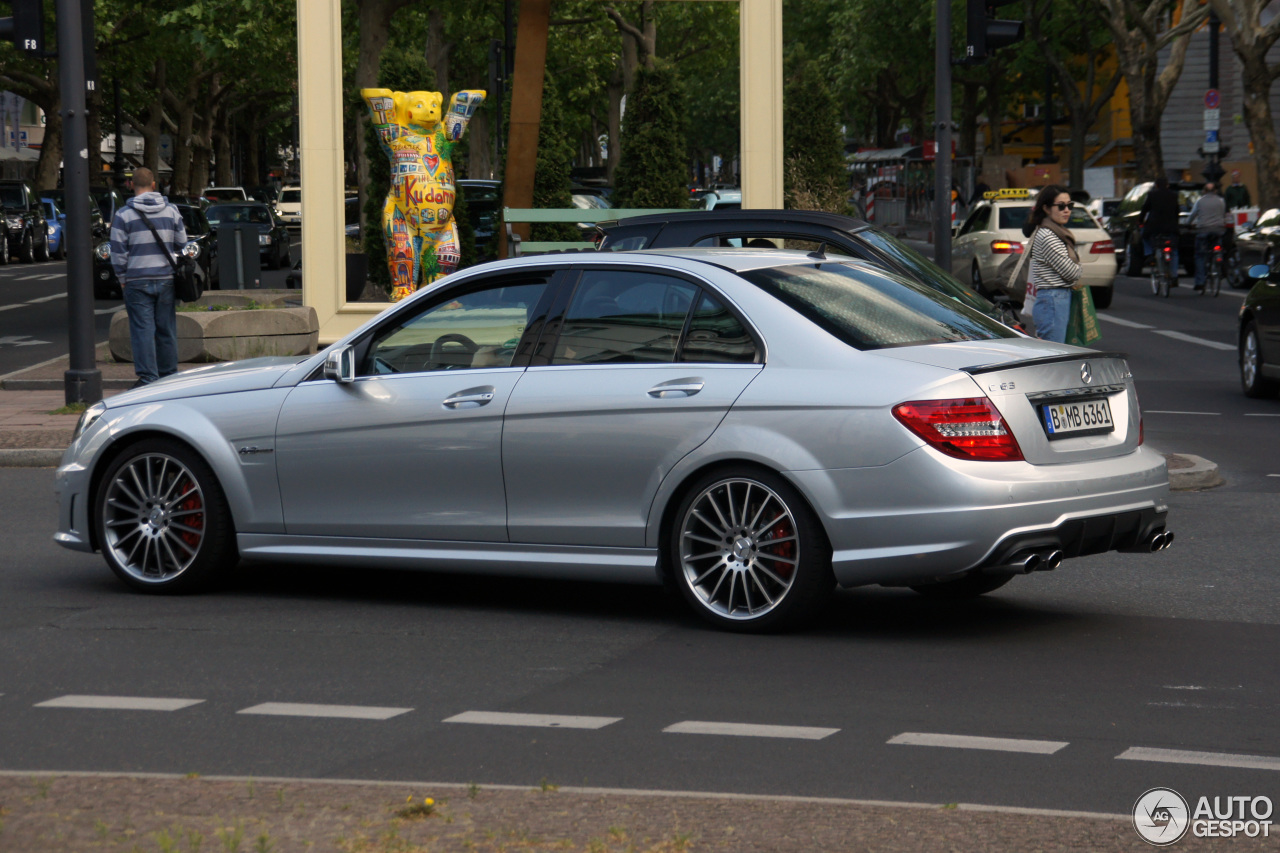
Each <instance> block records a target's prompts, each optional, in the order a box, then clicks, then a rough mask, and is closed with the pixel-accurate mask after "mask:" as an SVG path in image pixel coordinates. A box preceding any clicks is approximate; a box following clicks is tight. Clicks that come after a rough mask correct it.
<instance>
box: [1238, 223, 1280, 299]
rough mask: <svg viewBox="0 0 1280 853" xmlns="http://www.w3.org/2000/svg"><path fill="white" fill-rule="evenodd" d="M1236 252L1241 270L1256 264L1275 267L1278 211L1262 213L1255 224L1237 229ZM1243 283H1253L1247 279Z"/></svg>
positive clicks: (1279, 235) (1278, 254) (1279, 241)
mask: <svg viewBox="0 0 1280 853" xmlns="http://www.w3.org/2000/svg"><path fill="white" fill-rule="evenodd" d="M1236 252H1237V253H1238V255H1239V258H1240V267H1241V268H1242V269H1246V270H1247V269H1249V268H1250V267H1253V266H1255V265H1257V264H1266V265H1267V266H1269V267H1270V266H1275V264H1276V261H1278V260H1280V209H1277V208H1272V209H1270V210H1266V211H1263V213H1262V214H1261V215H1260V216H1259V217H1258V219H1257V221H1256V222H1251V223H1249V224H1247V225H1244V226H1241V227H1240V228H1239V229H1237V232H1236ZM1245 281H1246V282H1248V283H1249V284H1252V283H1253V280H1252V279H1249V278H1246V279H1245Z"/></svg>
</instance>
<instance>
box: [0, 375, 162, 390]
mask: <svg viewBox="0 0 1280 853" xmlns="http://www.w3.org/2000/svg"><path fill="white" fill-rule="evenodd" d="M136 381H137V379H106V378H104V379H103V380H102V387H103V389H104V390H108V389H109V390H112V391H127V390H128V389H130V388H132V387H133V383H135V382H136ZM66 387H67V383H66V380H65V379H0V389H3V390H5V391H61V390H63V389H65V388H66Z"/></svg>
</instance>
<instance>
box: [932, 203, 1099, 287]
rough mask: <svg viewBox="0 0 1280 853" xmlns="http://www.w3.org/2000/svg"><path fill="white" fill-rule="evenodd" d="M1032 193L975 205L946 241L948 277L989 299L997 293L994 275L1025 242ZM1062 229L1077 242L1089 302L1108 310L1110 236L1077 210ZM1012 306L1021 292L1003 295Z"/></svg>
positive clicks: (1086, 213) (1092, 217)
mask: <svg viewBox="0 0 1280 853" xmlns="http://www.w3.org/2000/svg"><path fill="white" fill-rule="evenodd" d="M1034 197H1035V190H1026V189H1005V190H993V191H991V192H988V193H985V194H984V195H983V199H982V201H980V202H978V203H977V204H976V205H974V207H973V209H972V210H971V211H969V215H968V216H966V217H965V218H964V220H963V222H961V223H960V225H959V227H958V228H957V229H956V231H955V235H954V237H953V238H952V240H951V272H952V274H953V275H955V277H956V278H958V279H960V280H961V281H969V282H971V283H972V286H973V289H974V290H976V291H978V292H979V293H981V294H983V295H985V296H990V295H993V294H995V293H998V292H1002V291H1001V289H1000V288H999V287H998V286H997V283H996V270H998V269H999V268H1000V265H1001V264H1002V263H1004V262H1005V261H1006V260H1007V259H1008V258H1009V257H1010V256H1011V255H1017V254H1021V253H1022V251H1023V249H1024V247H1025V245H1026V243H1027V238H1026V237H1025V236H1023V233H1022V226H1023V225H1025V224H1026V222H1027V219H1028V218H1029V217H1030V216H1031V208H1032V206H1033V204H1034V201H1033V199H1034ZM1067 227H1068V228H1070V229H1071V233H1072V234H1074V235H1075V238H1076V248H1077V250H1078V251H1079V253H1080V264H1081V266H1082V268H1083V275H1082V278H1083V281H1084V283H1085V284H1087V285H1089V286H1090V287H1091V288H1093V302H1094V305H1095V306H1097V307H1098V308H1106V307H1108V306H1110V305H1111V293H1112V285H1113V283H1114V282H1115V278H1116V248H1115V244H1114V243H1112V241H1111V236H1110V235H1109V234H1107V232H1106V231H1105V230H1103V228H1102V225H1101V224H1100V223H1099V222H1098V220H1097V219H1096V218H1094V216H1093V214H1091V213H1090V212H1089V211H1088V210H1086V209H1085V208H1084V207H1083V206H1082V205H1079V204H1077V205H1076V206H1075V207H1074V208H1072V210H1071V219H1070V220H1069V221H1068V222H1067ZM1006 295H1007V296H1008V297H1009V298H1010V299H1012V300H1013V301H1014V302H1019V303H1020V302H1022V298H1023V292H1022V291H1021V290H1019V291H1018V292H1016V293H1007V294H1006Z"/></svg>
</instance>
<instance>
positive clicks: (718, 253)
mask: <svg viewBox="0 0 1280 853" xmlns="http://www.w3.org/2000/svg"><path fill="white" fill-rule="evenodd" d="M600 254H601V255H606V256H609V255H612V256H613V257H616V258H621V257H623V256H624V255H641V256H644V255H662V256H665V257H671V258H682V259H683V260H686V261H698V262H701V263H704V264H713V265H715V266H717V267H720V268H721V269H726V270H729V271H730V272H735V273H736V272H746V271H749V270H758V269H767V268H769V267H786V266H796V265H797V264H812V263H814V261H817V260H819V259H818V258H816V257H814V255H813V254H812V253H810V252H802V251H799V250H798V249H725V248H712V247H698V248H693V247H687V248H670V249H643V250H641V251H638V252H601V253H600ZM830 260H831V262H832V263H856V264H859V265H861V266H865V267H868V268H870V269H876V270H879V271H880V272H884V271H885V270H884V269H883V268H882V267H877V266H875V265H874V264H871V263H868V262H866V261H863V260H862V259H860V258H850V257H848V256H847V255H838V256H836V257H833V258H831V259H830Z"/></svg>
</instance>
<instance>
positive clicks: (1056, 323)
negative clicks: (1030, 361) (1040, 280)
mask: <svg viewBox="0 0 1280 853" xmlns="http://www.w3.org/2000/svg"><path fill="white" fill-rule="evenodd" d="M1031 318H1032V319H1033V320H1035V323H1036V337H1037V338H1040V339H1041V340H1044V341H1056V342H1057V343H1060V344H1061V343H1065V342H1066V340H1067V322H1068V321H1069V320H1070V319H1071V288H1069V287H1038V288H1036V307H1035V308H1034V309H1033V310H1032V312H1031Z"/></svg>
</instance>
